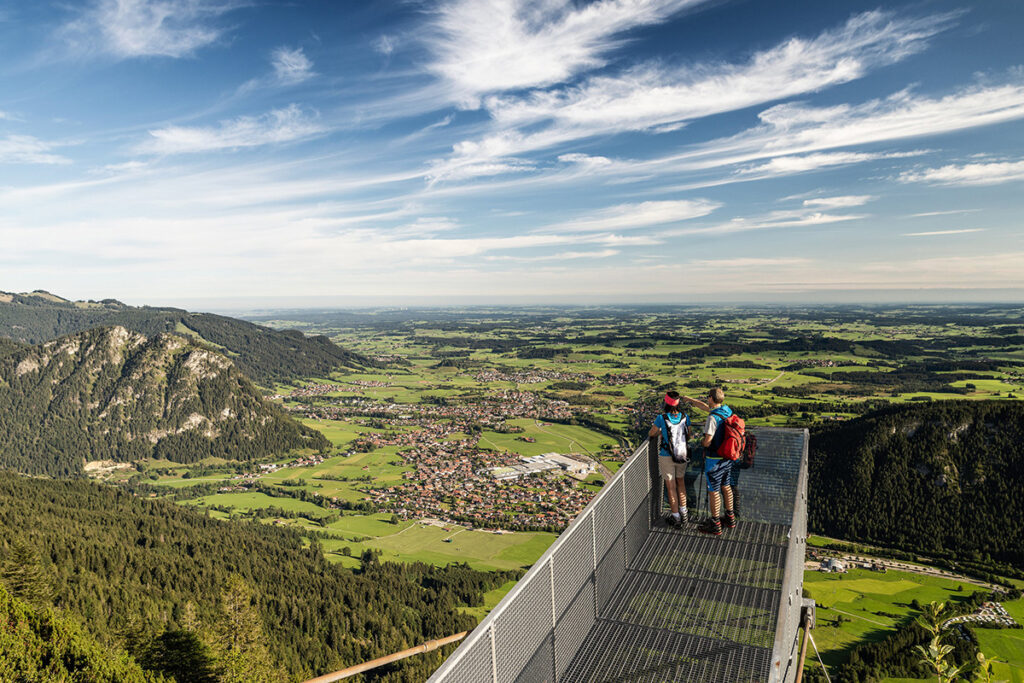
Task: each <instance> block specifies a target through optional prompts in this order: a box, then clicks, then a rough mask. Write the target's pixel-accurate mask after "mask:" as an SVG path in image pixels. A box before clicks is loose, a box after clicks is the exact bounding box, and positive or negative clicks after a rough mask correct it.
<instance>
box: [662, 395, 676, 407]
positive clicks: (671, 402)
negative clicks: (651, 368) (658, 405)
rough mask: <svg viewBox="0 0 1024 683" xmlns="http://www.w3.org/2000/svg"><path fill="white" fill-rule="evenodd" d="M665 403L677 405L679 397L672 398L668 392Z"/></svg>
mask: <svg viewBox="0 0 1024 683" xmlns="http://www.w3.org/2000/svg"><path fill="white" fill-rule="evenodd" d="M665 403H666V404H668V405H670V406H677V405H679V399H678V398H672V397H671V396H669V395H668V394H665Z"/></svg>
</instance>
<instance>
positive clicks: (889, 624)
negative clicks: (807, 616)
mask: <svg viewBox="0 0 1024 683" xmlns="http://www.w3.org/2000/svg"><path fill="white" fill-rule="evenodd" d="M804 588H805V590H806V591H807V593H808V595H809V596H810V597H811V598H813V599H814V601H815V602H816V603H817V625H816V627H815V629H814V640H815V642H817V644H818V649H819V650H820V652H821V657H822V660H823V661H824V662H825V665H826V666H833V665H838V664H839V663H840V662H842V661H845V659H846V652H845V651H846V650H847V649H848V648H849V647H851V646H852V645H855V644H857V643H859V642H863V641H865V640H869V641H870V640H879V639H881V638H883V637H884V636H885V635H886V634H887V633H888V632H891V631H893V630H894V629H895V628H896V626H897V625H898V624H899V623H900V622H902V621H903V620H905V619H908V618H910V617H912V616H916V615H917V614H918V611H917V610H915V609H913V608H912V607H911V602H912V601H914V600H917V601H918V603H919V604H922V605H926V604H928V603H930V602H932V601H936V602H949V601H955V600H956V599H957V598H963V597H966V596H969V595H970V594H971V593H973V592H974V591H975V590H980V589H978V588H977V587H976V586H972V585H970V584H961V583H960V582H958V581H954V580H949V579H941V578H935V577H930V576H922V575H921V574H913V573H909V572H900V571H893V570H890V571H887V572H885V573H879V572H873V571H870V570H866V569H851V570H850V571H849V572H848V573H846V574H829V573H823V572H818V571H807V572H804Z"/></svg>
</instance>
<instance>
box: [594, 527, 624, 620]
mask: <svg viewBox="0 0 1024 683" xmlns="http://www.w3.org/2000/svg"><path fill="white" fill-rule="evenodd" d="M625 546H626V539H625V534H624V533H622V532H620V533H619V535H618V536H617V537H616V538H615V543H614V544H612V546H611V547H610V548H608V550H607V552H605V554H604V556H603V557H601V558H600V559H599V560H598V565H597V575H596V576H595V581H596V583H597V613H598V614H599V615H600V614H602V613H604V610H605V608H606V606H607V605H608V601H609V600H611V598H612V597H613V596H614V595H615V592H616V591H617V590H618V588H619V583H620V582H621V581H622V577H623V576H625V575H626V550H625Z"/></svg>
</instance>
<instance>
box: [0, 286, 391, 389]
mask: <svg viewBox="0 0 1024 683" xmlns="http://www.w3.org/2000/svg"><path fill="white" fill-rule="evenodd" d="M111 325H120V326H122V327H125V328H127V329H129V330H132V331H133V332H137V333H139V334H144V335H146V336H155V335H157V334H160V333H163V332H170V333H174V334H180V335H183V336H188V337H192V338H193V339H196V340H197V341H199V342H202V343H204V344H206V345H208V346H210V347H211V348H214V349H217V350H219V351H221V352H223V353H225V354H226V355H228V356H230V357H231V358H232V360H233V361H234V362H235V364H236V365H237V366H238V368H239V369H240V370H241V371H242V372H243V373H244V374H246V375H248V376H249V378H250V379H252V380H254V381H256V382H259V383H260V384H264V385H267V386H270V385H271V384H273V383H274V382H275V381H290V380H294V379H298V378H302V377H316V376H322V375H326V374H328V373H330V372H331V371H332V370H335V369H338V368H363V367H367V366H373V365H376V363H375V362H374V361H372V360H370V359H368V358H366V357H364V356H362V355H360V354H358V353H354V352H352V351H347V350H345V349H343V348H341V347H339V346H337V345H336V344H334V342H332V341H331V340H330V339H328V338H327V337H324V336H315V337H306V336H305V335H303V334H302V333H301V332H298V331H295V330H273V329H271V328H269V327H263V326H262V325H256V324H254V323H250V322H247V321H244V320H237V319H235V318H230V317H228V316H223V315H216V314H213V313H190V312H188V311H185V310H182V309H178V308H153V307H150V306H141V307H136V306H128V305H126V304H123V303H121V302H120V301H118V300H116V299H103V300H102V301H77V302H76V301H69V300H68V299H64V298H63V297H60V296H57V295H55V294H51V293H49V292H46V291H44V290H36V291H34V292H30V293H27V294H15V293H11V292H0V337H7V338H9V339H13V340H15V341H18V342H21V343H25V344H39V343H42V342H46V341H50V340H51V339H56V338H57V337H61V336H63V335H66V334H73V333H75V332H82V331H84V330H88V329H92V328H94V327H101V326H111ZM3 354H4V346H3V345H0V356H2V355H3Z"/></svg>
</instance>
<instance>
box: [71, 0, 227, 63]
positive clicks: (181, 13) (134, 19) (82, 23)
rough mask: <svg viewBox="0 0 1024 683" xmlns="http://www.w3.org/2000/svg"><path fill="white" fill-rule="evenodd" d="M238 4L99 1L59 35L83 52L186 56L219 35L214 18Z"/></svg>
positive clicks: (205, 0) (188, 0) (186, 0)
mask: <svg viewBox="0 0 1024 683" xmlns="http://www.w3.org/2000/svg"><path fill="white" fill-rule="evenodd" d="M236 6H237V4H236V3H234V2H227V1H221V0H97V1H96V2H94V3H92V4H90V5H89V6H88V7H87V8H86V9H84V10H83V11H82V12H81V14H80V15H79V17H78V18H77V19H75V20H74V21H72V22H70V23H68V24H66V25H65V26H64V27H63V28H62V29H61V31H60V34H61V37H63V38H64V39H65V40H66V41H67V42H68V43H69V45H70V46H71V47H72V48H74V49H76V50H78V51H86V52H101V53H107V54H110V55H113V56H114V57H118V58H130V57H150V56H159V57H186V56H188V55H190V54H192V53H193V52H195V51H196V50H198V49H199V48H202V47H205V46H207V45H209V44H211V43H213V42H214V41H216V40H217V39H218V38H219V37H220V35H221V29H219V28H218V27H216V26H214V25H212V23H211V22H212V21H213V20H215V19H217V18H218V17H220V16H221V15H223V14H224V13H226V12H228V11H229V10H232V9H234V8H235V7H236Z"/></svg>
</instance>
